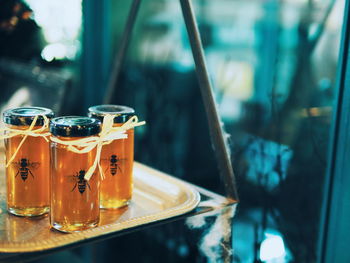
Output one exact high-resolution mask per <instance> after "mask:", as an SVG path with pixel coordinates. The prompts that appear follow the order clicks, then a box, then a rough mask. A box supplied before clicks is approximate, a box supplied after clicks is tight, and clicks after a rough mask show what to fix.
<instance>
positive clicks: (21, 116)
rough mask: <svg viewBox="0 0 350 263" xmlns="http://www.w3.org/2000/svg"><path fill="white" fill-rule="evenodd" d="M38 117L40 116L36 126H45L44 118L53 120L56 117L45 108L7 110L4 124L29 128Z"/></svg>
mask: <svg viewBox="0 0 350 263" xmlns="http://www.w3.org/2000/svg"><path fill="white" fill-rule="evenodd" d="M36 116H39V117H38V119H37V122H36V126H43V125H44V122H45V120H44V117H43V116H46V117H47V118H49V119H51V118H53V117H54V112H53V111H52V110H51V109H48V108H44V107H18V108H13V109H8V110H5V111H4V113H3V120H4V123H6V124H10V125H14V126H29V125H31V124H32V122H33V120H34V118H35V117H36Z"/></svg>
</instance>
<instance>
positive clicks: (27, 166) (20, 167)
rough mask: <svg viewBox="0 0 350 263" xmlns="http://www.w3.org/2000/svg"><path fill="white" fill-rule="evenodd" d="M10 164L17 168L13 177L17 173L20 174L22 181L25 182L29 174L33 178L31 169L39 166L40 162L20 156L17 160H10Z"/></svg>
mask: <svg viewBox="0 0 350 263" xmlns="http://www.w3.org/2000/svg"><path fill="white" fill-rule="evenodd" d="M11 165H13V166H14V167H16V169H17V173H16V175H15V178H16V177H17V176H18V175H20V176H21V178H22V180H23V182H25V181H26V180H27V179H28V176H29V175H30V176H31V177H32V178H33V179H35V176H34V174H33V171H34V170H36V169H38V168H39V166H40V163H39V162H31V161H29V159H27V158H21V159H20V160H19V161H18V162H12V163H11Z"/></svg>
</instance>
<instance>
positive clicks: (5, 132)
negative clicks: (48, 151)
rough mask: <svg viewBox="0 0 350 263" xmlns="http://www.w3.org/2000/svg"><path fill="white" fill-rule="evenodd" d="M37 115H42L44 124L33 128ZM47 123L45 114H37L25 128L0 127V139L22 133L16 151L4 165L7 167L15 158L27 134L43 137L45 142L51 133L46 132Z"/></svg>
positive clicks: (48, 121)
mask: <svg viewBox="0 0 350 263" xmlns="http://www.w3.org/2000/svg"><path fill="white" fill-rule="evenodd" d="M39 117H42V118H43V119H44V124H43V126H42V127H40V128H38V129H35V130H34V127H35V124H36V123H37V121H38V118H39ZM49 123H50V120H49V118H47V117H46V116H45V115H37V116H35V117H34V119H33V121H32V123H31V124H30V126H29V127H28V129H26V130H19V129H13V128H10V127H5V128H2V129H0V133H1V134H2V135H0V139H8V138H12V137H15V136H19V135H24V136H23V138H22V140H21V142H20V143H19V145H18V146H17V149H16V151H15V152H14V153H13V154H12V156H11V158H10V159H9V160H7V162H6V167H8V166H9V165H10V164H11V162H12V161H13V160H14V159H15V158H16V156H17V154H18V152H19V149H20V148H21V147H22V145H23V143H24V142H25V140H26V139H27V138H28V136H32V137H43V138H44V139H45V140H46V141H47V142H49V139H48V137H49V136H50V135H51V134H50V133H49V132H48V129H49Z"/></svg>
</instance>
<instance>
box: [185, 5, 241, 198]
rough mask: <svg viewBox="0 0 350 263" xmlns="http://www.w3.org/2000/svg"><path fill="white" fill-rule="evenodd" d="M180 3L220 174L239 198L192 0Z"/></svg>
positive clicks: (228, 190)
mask: <svg viewBox="0 0 350 263" xmlns="http://www.w3.org/2000/svg"><path fill="white" fill-rule="evenodd" d="M180 4H181V9H182V14H183V17H184V20H185V24H186V28H187V34H188V38H189V40H190V44H191V48H192V54H193V59H194V62H195V65H196V73H197V78H198V81H199V87H200V90H201V94H202V99H203V103H204V106H205V110H206V114H207V119H208V124H209V132H210V136H211V140H212V144H213V147H214V152H215V155H216V159H217V162H218V165H219V169H220V174H221V176H222V179H223V181H224V184H225V189H226V196H227V197H228V198H232V199H235V200H238V194H237V188H236V182H235V176H234V173H233V168H232V163H231V157H230V152H229V148H228V143H227V139H226V137H225V132H224V130H223V127H222V125H221V120H220V117H219V114H218V110H217V108H216V104H215V100H214V94H213V89H212V85H211V82H210V78H209V73H208V69H207V65H206V63H205V57H204V51H203V46H202V41H201V38H200V34H199V30H198V25H197V22H196V18H195V14H194V11H193V6H192V4H191V1H190V0H180Z"/></svg>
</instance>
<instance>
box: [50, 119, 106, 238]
mask: <svg viewBox="0 0 350 263" xmlns="http://www.w3.org/2000/svg"><path fill="white" fill-rule="evenodd" d="M100 130H101V122H100V121H99V120H97V119H94V118H89V117H77V116H68V117H59V118H54V119H52V121H51V123H50V132H51V134H52V138H51V143H50V149H51V212H50V224H51V226H52V227H53V228H55V229H57V230H60V231H62V232H75V231H81V230H84V229H88V228H92V227H95V226H97V225H98V222H99V214H100V207H99V184H100V180H99V177H100V175H99V173H98V169H96V170H95V171H94V173H93V175H92V177H91V178H90V180H86V179H85V178H84V177H85V174H86V172H87V171H88V170H89V168H90V167H92V166H93V163H94V160H95V158H96V147H95V148H93V149H92V150H91V151H89V152H86V153H77V152H74V151H71V150H70V149H68V147H69V146H68V145H66V144H64V142H72V141H76V140H79V139H84V138H91V137H92V136H97V135H98V133H99V132H100ZM55 138H57V139H58V140H59V141H60V142H62V143H58V142H55ZM56 141H57V140H56ZM78 148H79V147H78Z"/></svg>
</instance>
